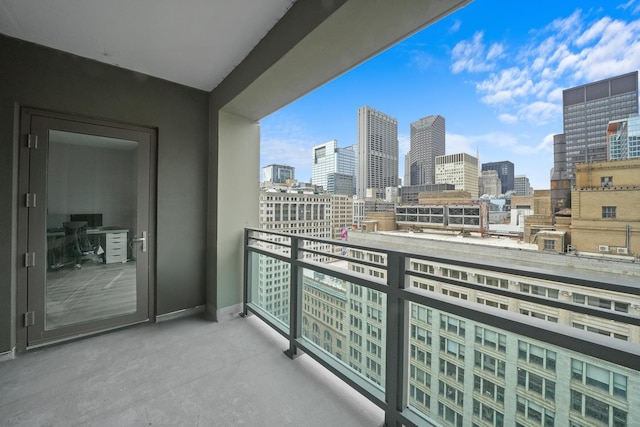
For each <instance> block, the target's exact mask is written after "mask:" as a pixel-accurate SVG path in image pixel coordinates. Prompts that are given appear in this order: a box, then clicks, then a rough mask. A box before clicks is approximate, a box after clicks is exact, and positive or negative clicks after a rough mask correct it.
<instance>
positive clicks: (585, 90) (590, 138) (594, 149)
mask: <svg viewBox="0 0 640 427" xmlns="http://www.w3.org/2000/svg"><path fill="white" fill-rule="evenodd" d="M562 113H563V128H564V135H565V138H566V144H567V172H568V174H569V176H570V177H572V179H573V180H574V181H575V177H574V173H575V167H574V165H575V164H576V163H585V162H601V161H605V160H607V139H606V136H607V125H608V124H609V122H610V121H612V120H619V119H624V118H627V117H629V116H630V115H632V114H637V113H638V72H637V71H634V72H632V73H628V74H624V75H621V76H616V77H612V78H609V79H605V80H600V81H597V82H594V83H589V84H586V85H583V86H577V87H574V88H570V89H566V90H564V91H563V92H562Z"/></svg>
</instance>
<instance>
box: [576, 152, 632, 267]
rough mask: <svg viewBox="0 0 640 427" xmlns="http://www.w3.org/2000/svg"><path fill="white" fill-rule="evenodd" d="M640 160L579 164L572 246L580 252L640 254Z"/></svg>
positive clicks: (577, 167) (577, 166) (577, 168)
mask: <svg viewBox="0 0 640 427" xmlns="http://www.w3.org/2000/svg"><path fill="white" fill-rule="evenodd" d="M639 182H640V159H629V160H618V161H611V162H597V163H582V164H580V163H579V164H577V165H576V185H575V187H574V189H573V191H572V192H571V228H570V229H571V244H572V246H574V247H575V249H576V250H577V251H579V252H581V251H582V252H594V253H600V254H615V255H629V256H631V255H638V254H640V210H639V209H638V207H639V206H640V188H639V187H638V183H639Z"/></svg>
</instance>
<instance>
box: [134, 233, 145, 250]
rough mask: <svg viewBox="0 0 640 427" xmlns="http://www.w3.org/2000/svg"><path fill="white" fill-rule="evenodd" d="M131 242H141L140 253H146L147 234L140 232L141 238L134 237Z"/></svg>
mask: <svg viewBox="0 0 640 427" xmlns="http://www.w3.org/2000/svg"><path fill="white" fill-rule="evenodd" d="M131 241H132V242H142V252H147V232H146V231H143V232H142V237H137V238H136V237H134V238H133V239H132V240H131Z"/></svg>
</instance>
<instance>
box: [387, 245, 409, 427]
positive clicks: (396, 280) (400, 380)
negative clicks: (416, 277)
mask: <svg viewBox="0 0 640 427" xmlns="http://www.w3.org/2000/svg"><path fill="white" fill-rule="evenodd" d="M404 271H405V257H404V255H402V254H400V253H396V252H389V253H388V255H387V285H388V287H389V290H388V292H387V331H386V334H387V348H386V376H385V390H386V401H387V410H386V411H385V425H386V426H388V427H395V426H400V425H402V422H401V420H400V413H401V412H402V410H403V408H404V406H405V401H406V396H405V394H406V393H405V389H406V385H405V378H407V375H406V357H405V356H406V354H405V353H406V342H405V341H406V336H407V331H406V320H405V318H406V316H405V303H404V301H403V300H402V298H401V295H400V290H401V289H403V288H404Z"/></svg>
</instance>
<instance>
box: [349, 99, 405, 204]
mask: <svg viewBox="0 0 640 427" xmlns="http://www.w3.org/2000/svg"><path fill="white" fill-rule="evenodd" d="M357 181H358V197H359V198H365V195H366V192H367V189H368V188H373V189H374V190H375V196H376V197H377V198H378V199H384V198H385V188H386V187H397V186H398V120H397V119H395V118H393V117H391V116H389V115H387V114H385V113H383V112H380V111H377V110H374V109H373V108H371V107H369V106H364V107H360V108H359V109H358V179H357Z"/></svg>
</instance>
